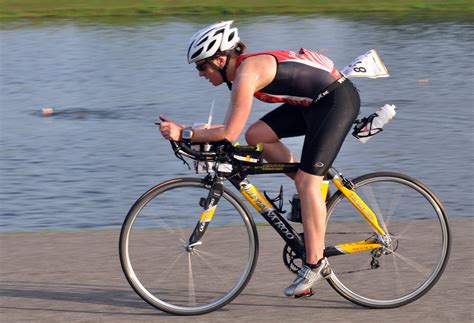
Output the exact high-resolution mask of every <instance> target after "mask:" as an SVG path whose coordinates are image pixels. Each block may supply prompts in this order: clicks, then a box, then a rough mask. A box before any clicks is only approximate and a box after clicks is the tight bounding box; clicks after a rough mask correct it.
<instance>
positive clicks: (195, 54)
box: [191, 47, 204, 59]
mask: <svg viewBox="0 0 474 323" xmlns="http://www.w3.org/2000/svg"><path fill="white" fill-rule="evenodd" d="M203 49H204V48H202V47H201V48H200V49H198V50H197V51H196V52H195V53H194V54H193V55H192V56H191V59H194V58H196V57H198V56H199V55H200V54H201V53H202V50H203Z"/></svg>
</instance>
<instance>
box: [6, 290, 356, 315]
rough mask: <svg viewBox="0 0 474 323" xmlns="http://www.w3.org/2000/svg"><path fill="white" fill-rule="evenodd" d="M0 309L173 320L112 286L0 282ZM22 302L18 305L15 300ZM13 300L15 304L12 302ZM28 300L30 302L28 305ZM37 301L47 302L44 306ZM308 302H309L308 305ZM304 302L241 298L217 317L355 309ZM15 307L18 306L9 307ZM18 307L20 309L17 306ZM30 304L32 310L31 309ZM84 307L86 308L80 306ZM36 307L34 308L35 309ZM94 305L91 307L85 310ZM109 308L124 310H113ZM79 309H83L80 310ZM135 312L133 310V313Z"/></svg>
mask: <svg viewBox="0 0 474 323" xmlns="http://www.w3.org/2000/svg"><path fill="white" fill-rule="evenodd" d="M0 298H1V301H0V309H15V310H23V311H47V312H63V313H81V314H102V315H116V316H117V315H126V316H141V315H147V316H156V315H158V316H173V315H171V314H168V313H165V312H161V311H158V310H156V309H155V308H153V307H151V306H150V305H148V304H147V303H146V302H145V301H143V300H142V299H141V298H140V297H139V296H138V295H136V294H135V292H134V291H133V290H132V289H128V288H125V289H124V288H121V287H118V286H112V285H93V284H79V283H77V284H75V283H58V282H55V283H51V282H31V281H15V282H6V281H0ZM18 299H23V301H20V302H17V301H16V300H18ZM12 300H13V302H12ZM27 300H31V302H28V301H27ZM37 300H40V301H41V300H43V301H46V303H44V302H43V303H42V304H41V306H38V305H37V302H36V301H37ZM308 300H309V301H308ZM58 302H69V303H70V304H72V306H70V307H63V306H58ZM317 302H318V303H317V304H315V302H314V299H312V300H311V299H302V300H301V303H298V304H295V302H294V301H287V298H286V297H283V296H280V295H268V294H259V293H245V292H243V293H242V294H240V295H239V296H238V297H237V298H236V299H235V300H234V301H233V302H231V303H230V304H228V305H227V306H226V307H224V308H221V309H219V310H218V311H217V312H216V313H219V312H221V313H226V312H228V311H235V310H241V308H252V307H253V308H272V307H273V308H282V307H283V308H284V307H288V308H289V309H294V308H326V309H327V308H332V309H347V310H351V309H354V308H355V307H356V306H355V305H353V304H351V303H349V302H345V301H344V300H341V301H334V300H324V299H321V300H319V299H318V300H317ZM8 303H13V304H15V305H13V306H12V305H8ZM16 304H18V305H16ZM30 304H31V306H30ZM77 304H83V306H82V307H81V306H77ZM33 305H34V306H33ZM85 305H92V306H85ZM110 306H113V307H118V308H120V309H122V310H118V311H117V310H115V309H112V310H111V309H110ZM78 307H80V308H81V309H77V308H78ZM130 309H132V310H130Z"/></svg>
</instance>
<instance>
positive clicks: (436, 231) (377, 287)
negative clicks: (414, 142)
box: [326, 172, 451, 308]
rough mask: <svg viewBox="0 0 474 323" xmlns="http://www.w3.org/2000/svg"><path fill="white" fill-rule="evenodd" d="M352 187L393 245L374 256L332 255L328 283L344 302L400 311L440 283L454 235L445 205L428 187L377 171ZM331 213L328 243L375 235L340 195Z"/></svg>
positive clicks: (333, 200) (366, 253) (332, 203)
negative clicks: (344, 299)
mask: <svg viewBox="0 0 474 323" xmlns="http://www.w3.org/2000/svg"><path fill="white" fill-rule="evenodd" d="M353 184H354V190H355V191H356V192H357V193H358V195H359V196H360V197H361V198H362V199H363V200H364V201H365V203H367V204H368V205H369V206H370V208H371V209H372V211H374V212H375V213H376V215H377V217H378V219H379V223H380V224H381V225H382V228H384V230H385V231H386V232H390V235H391V237H392V238H393V243H392V244H391V246H390V248H386V249H385V250H383V249H379V250H377V251H379V252H378V253H377V252H376V253H374V254H372V253H371V251H362V252H356V253H352V254H345V255H339V256H334V257H330V258H329V263H330V266H331V274H330V275H329V276H328V277H327V280H328V282H329V283H330V285H331V286H332V287H333V288H334V289H335V290H336V291H337V292H338V293H339V294H340V295H341V296H343V297H344V298H346V299H348V300H349V301H351V302H353V303H355V304H358V305H361V306H364V307H368V308H395V307H399V306H403V305H406V304H409V303H411V302H413V301H415V300H417V299H418V298H420V297H421V296H423V295H424V294H425V293H426V292H428V291H429V290H430V289H431V288H432V287H433V286H434V285H435V284H436V282H437V281H438V279H439V278H440V277H441V275H442V273H443V271H444V269H445V268H446V265H447V263H448V259H449V253H450V247H451V235H450V230H449V224H448V218H447V215H446V211H445V209H444V207H443V205H442V204H441V202H440V200H439V199H438V198H437V197H436V195H435V194H434V193H433V192H432V191H431V190H430V189H429V188H428V187H427V186H426V185H424V184H423V183H421V182H420V181H418V180H415V179H413V178H411V177H408V176H406V175H403V174H398V173H388V172H379V173H372V174H367V175H364V176H361V177H359V178H357V179H355V180H353ZM395 202H398V204H396V203H395ZM387 203H389V204H387ZM327 209H328V222H327V231H326V245H335V244H339V243H348V242H356V241H362V240H364V239H367V238H369V237H370V235H371V230H372V228H371V227H369V226H368V223H367V222H366V221H365V220H364V219H363V218H362V216H361V215H360V214H359V212H358V211H357V210H356V209H355V208H354V207H353V206H352V205H350V202H349V201H347V199H346V198H345V197H344V196H343V195H342V193H341V192H337V193H336V194H335V195H334V196H333V197H332V198H331V199H330V201H329V202H328V206H327ZM382 215H383V216H382ZM372 233H373V231H372ZM373 250H375V249H373ZM380 253H381V254H380ZM373 255H375V257H373ZM377 255H378V256H377ZM374 259H376V261H375V262H374V263H372V261H373V260H374ZM377 265H378V266H379V267H378V268H377Z"/></svg>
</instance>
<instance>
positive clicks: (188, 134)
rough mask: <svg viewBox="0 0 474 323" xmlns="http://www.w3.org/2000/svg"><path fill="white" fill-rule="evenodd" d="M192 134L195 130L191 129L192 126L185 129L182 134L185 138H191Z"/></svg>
mask: <svg viewBox="0 0 474 323" xmlns="http://www.w3.org/2000/svg"><path fill="white" fill-rule="evenodd" d="M192 136H193V131H192V130H191V128H184V129H183V133H182V135H181V137H182V138H183V139H191V137H192Z"/></svg>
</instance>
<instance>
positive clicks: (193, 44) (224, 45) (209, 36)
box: [188, 20, 240, 64]
mask: <svg viewBox="0 0 474 323" xmlns="http://www.w3.org/2000/svg"><path fill="white" fill-rule="evenodd" d="M232 22H233V20H229V21H222V22H218V23H216V24H213V25H210V26H208V27H206V28H204V29H201V30H200V31H198V32H197V33H195V34H194V35H193V37H191V40H190V41H189V46H188V63H189V64H191V63H195V62H197V61H200V60H203V59H206V58H209V57H212V56H214V55H215V54H216V53H219V52H225V51H228V50H231V49H234V48H235V47H236V45H237V43H238V42H239V40H240V38H239V34H238V31H237V28H232V27H231V25H232Z"/></svg>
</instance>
